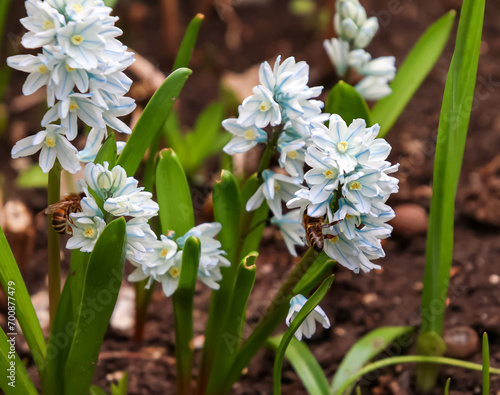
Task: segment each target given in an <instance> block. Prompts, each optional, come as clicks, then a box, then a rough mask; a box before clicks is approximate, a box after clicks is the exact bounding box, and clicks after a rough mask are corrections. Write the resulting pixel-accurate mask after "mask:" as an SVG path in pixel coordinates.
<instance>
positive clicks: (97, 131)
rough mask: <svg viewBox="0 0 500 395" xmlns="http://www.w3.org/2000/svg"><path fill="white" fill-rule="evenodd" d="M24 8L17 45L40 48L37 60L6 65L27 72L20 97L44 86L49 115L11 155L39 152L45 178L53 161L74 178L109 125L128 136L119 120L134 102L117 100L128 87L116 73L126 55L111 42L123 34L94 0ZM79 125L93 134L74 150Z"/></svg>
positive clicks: (56, 0) (30, 0) (34, 2)
mask: <svg viewBox="0 0 500 395" xmlns="http://www.w3.org/2000/svg"><path fill="white" fill-rule="evenodd" d="M25 5H26V11H27V14H28V16H27V17H25V18H23V19H21V23H22V24H23V26H24V27H25V28H26V29H27V30H28V32H27V33H25V35H24V36H23V39H22V44H23V46H24V47H26V48H30V49H32V48H42V50H41V53H38V54H37V55H36V56H34V55H17V56H11V57H10V58H8V59H7V63H8V65H9V66H10V67H12V68H14V69H17V70H20V71H24V72H26V73H29V75H28V77H27V79H26V82H25V83H24V85H23V93H24V94H25V95H30V94H32V93H34V92H36V91H37V90H38V89H40V88H41V87H43V86H46V91H47V103H48V105H49V107H50V109H49V110H48V112H47V113H46V114H45V116H44V117H43V120H42V127H44V128H45V130H43V131H41V132H39V133H37V134H36V135H35V136H30V137H27V138H24V139H22V140H20V141H18V142H17V144H16V145H15V146H14V148H13V149H12V157H13V158H18V157H21V156H27V155H32V154H34V153H36V152H38V151H39V150H41V153H40V167H41V168H42V170H43V171H44V172H48V171H49V170H50V169H51V168H52V166H53V164H54V162H55V159H56V158H57V159H58V160H59V162H60V163H61V166H62V167H63V168H64V169H66V170H68V171H69V172H71V173H76V172H77V171H78V170H79V169H80V165H79V161H82V162H90V161H92V160H93V159H94V158H95V155H96V154H97V152H98V151H99V148H100V146H101V143H102V141H103V139H105V138H106V136H107V133H108V131H107V127H108V126H109V127H110V128H112V129H114V130H117V131H119V132H122V133H127V134H129V133H131V130H130V128H129V127H128V126H127V125H126V124H125V123H124V122H122V121H121V120H119V119H118V117H121V116H123V115H127V114H129V113H130V112H132V111H133V110H134V108H135V102H134V100H133V99H132V98H130V97H125V96H124V95H125V94H126V93H127V92H128V91H129V89H130V85H131V83H132V81H131V80H130V79H129V78H128V77H127V76H126V75H125V74H124V73H123V71H124V70H125V69H126V68H127V67H128V66H129V65H130V64H131V63H132V62H133V61H134V58H133V54H132V53H131V52H127V48H126V47H125V46H124V45H122V43H121V42H120V41H118V40H117V39H116V37H118V36H120V35H121V34H122V31H121V30H120V29H119V28H117V27H116V26H114V24H115V22H116V21H117V20H118V18H117V17H112V16H110V13H111V11H112V10H111V8H109V7H106V6H105V5H104V3H103V2H102V1H101V0H45V1H41V0H27V1H26V3H25ZM78 120H81V121H83V122H84V123H85V124H87V125H88V126H90V127H91V128H92V129H91V131H90V133H89V136H88V138H87V144H86V146H85V148H84V149H83V150H82V151H80V152H78V151H77V149H76V148H75V147H74V146H73V145H72V144H71V143H70V141H72V140H74V139H75V137H76V136H77V133H78ZM57 121H59V124H54V122H57ZM122 147H123V144H119V146H118V149H119V150H120V149H121V148H122Z"/></svg>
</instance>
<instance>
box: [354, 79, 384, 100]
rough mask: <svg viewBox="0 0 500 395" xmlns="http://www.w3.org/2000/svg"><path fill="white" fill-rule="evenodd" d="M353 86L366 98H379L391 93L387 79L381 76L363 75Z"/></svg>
mask: <svg viewBox="0 0 500 395" xmlns="http://www.w3.org/2000/svg"><path fill="white" fill-rule="evenodd" d="M354 88H356V90H357V91H358V92H359V94H360V95H361V96H363V98H365V99H366V100H379V99H381V98H383V97H385V96H388V95H390V94H391V93H392V89H391V87H390V86H389V83H388V81H387V79H386V78H383V77H373V76H369V77H365V78H363V79H362V80H361V81H360V82H358V83H357V84H356V85H355V86H354Z"/></svg>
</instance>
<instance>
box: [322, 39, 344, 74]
mask: <svg viewBox="0 0 500 395" xmlns="http://www.w3.org/2000/svg"><path fill="white" fill-rule="evenodd" d="M323 47H324V48H325V51H326V53H327V55H328V58H329V59H330V62H332V64H333V65H334V66H335V69H336V71H337V75H338V76H339V77H344V76H345V73H346V72H347V68H348V67H349V64H348V56H349V43H348V42H346V41H342V40H339V39H337V38H332V39H330V40H325V41H323Z"/></svg>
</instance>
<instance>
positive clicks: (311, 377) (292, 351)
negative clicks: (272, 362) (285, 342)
mask: <svg viewBox="0 0 500 395" xmlns="http://www.w3.org/2000/svg"><path fill="white" fill-rule="evenodd" d="M282 338H283V335H278V336H275V337H272V338H270V339H269V340H268V341H267V344H268V345H269V346H270V347H271V348H272V349H274V350H277V349H278V346H279V344H280V342H281V340H282ZM285 357H286V358H287V359H288V360H289V361H290V363H291V364H292V366H293V369H294V370H295V372H296V373H297V375H298V376H299V378H300V380H301V381H302V384H304V387H305V388H306V390H307V392H308V393H309V394H311V395H316V394H317V395H320V394H323V395H330V385H329V384H328V380H327V379H326V376H325V373H324V372H323V369H321V366H320V365H319V363H318V361H317V360H316V358H315V357H314V355H313V354H312V352H311V350H309V347H307V345H306V344H305V343H302V342H299V341H298V340H297V339H294V338H292V341H291V342H290V345H289V346H288V348H287V349H286V352H285Z"/></svg>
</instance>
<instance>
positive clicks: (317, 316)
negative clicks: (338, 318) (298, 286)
mask: <svg viewBox="0 0 500 395" xmlns="http://www.w3.org/2000/svg"><path fill="white" fill-rule="evenodd" d="M306 302H307V299H306V298H305V297H304V296H303V295H301V294H298V295H295V296H294V297H293V298H292V299H291V300H290V309H289V310H288V315H287V316H286V324H287V325H288V326H290V323H292V322H293V320H294V319H295V317H296V316H297V314H299V311H300V310H301V309H302V307H304V305H305V304H306ZM316 321H318V322H319V323H320V324H321V325H323V328H325V329H328V328H330V320H329V319H328V317H327V316H326V314H325V312H324V311H323V309H322V308H321V307H319V306H316V307H315V308H314V310H313V311H311V313H310V314H309V315H308V316H307V318H306V319H305V320H304V321H303V322H302V324H301V325H300V326H299V327H298V329H297V331H296V332H295V337H296V338H297V339H298V340H299V341H300V340H302V335H304V336H305V337H306V338H308V339H310V338H311V336H312V335H313V334H314V332H316Z"/></svg>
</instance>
